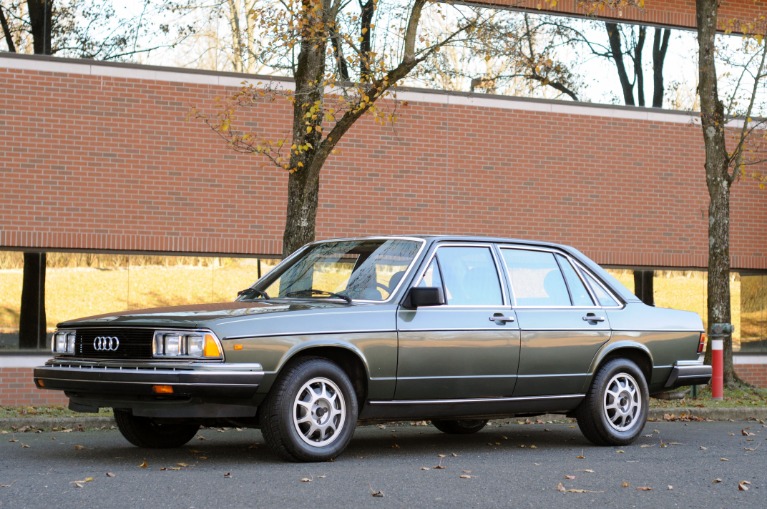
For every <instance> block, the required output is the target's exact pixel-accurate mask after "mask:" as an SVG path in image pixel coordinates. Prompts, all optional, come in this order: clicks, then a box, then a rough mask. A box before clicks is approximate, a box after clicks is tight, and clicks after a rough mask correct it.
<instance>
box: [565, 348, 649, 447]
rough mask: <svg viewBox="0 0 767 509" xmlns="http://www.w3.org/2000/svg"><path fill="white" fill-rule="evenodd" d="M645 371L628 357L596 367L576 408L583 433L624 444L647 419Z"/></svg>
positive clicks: (605, 442) (602, 442)
mask: <svg viewBox="0 0 767 509" xmlns="http://www.w3.org/2000/svg"><path fill="white" fill-rule="evenodd" d="M647 406H648V390H647V381H646V380H645V377H644V374H643V373H642V371H641V370H640V369H639V367H637V365H636V364H635V363H633V362H632V361H630V360H628V359H612V360H610V361H608V362H607V363H605V364H604V365H603V366H602V367H601V368H600V369H599V371H597V374H596V376H595V377H594V380H593V382H592V383H591V388H590V389H589V392H588V394H586V399H584V401H583V402H582V403H581V405H580V406H579V407H578V409H577V410H576V412H575V417H576V419H577V420H578V427H579V428H580V429H581V432H582V433H583V435H584V436H585V437H586V438H587V439H588V440H589V441H591V442H593V443H594V444H596V445H627V444H630V443H631V442H633V441H634V440H636V438H637V437H638V436H639V434H640V433H641V432H642V429H643V428H644V426H645V424H646V423H647Z"/></svg>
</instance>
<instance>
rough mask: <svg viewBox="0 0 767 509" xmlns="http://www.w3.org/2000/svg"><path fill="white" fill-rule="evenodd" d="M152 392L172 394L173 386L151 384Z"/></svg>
mask: <svg viewBox="0 0 767 509" xmlns="http://www.w3.org/2000/svg"><path fill="white" fill-rule="evenodd" d="M152 392H154V393H155V394H173V386H171V385H153V386H152Z"/></svg>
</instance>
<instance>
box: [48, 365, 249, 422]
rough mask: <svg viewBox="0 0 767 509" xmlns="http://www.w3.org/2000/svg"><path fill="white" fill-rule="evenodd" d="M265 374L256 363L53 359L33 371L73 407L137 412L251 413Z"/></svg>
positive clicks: (190, 413) (157, 413) (211, 414)
mask: <svg viewBox="0 0 767 509" xmlns="http://www.w3.org/2000/svg"><path fill="white" fill-rule="evenodd" d="M263 378H264V370H263V367H262V366H261V365H260V364H256V363H253V364H223V363H183V364H178V365H174V364H172V363H163V364H153V365H117V364H114V363H93V362H82V361H80V362H78V361H63V360H60V359H53V360H50V361H48V362H47V363H46V365H45V366H40V367H38V368H35V370H34V380H35V385H37V387H38V388H41V389H52V390H60V391H64V392H65V394H66V395H67V396H68V397H69V398H70V407H71V408H72V409H73V410H80V411H91V410H95V409H97V408H100V407H113V408H130V409H132V410H133V411H134V414H135V415H162V414H165V413H169V414H172V415H179V416H180V415H186V414H188V415H189V416H196V417H221V416H225V415H227V414H230V415H243V414H248V415H251V416H252V415H254V414H255V407H256V405H257V404H258V403H259V402H260V396H259V395H258V394H257V392H258V388H259V387H260V385H261V383H262V381H263ZM158 387H162V389H163V390H162V391H160V390H158ZM166 410H167V412H166Z"/></svg>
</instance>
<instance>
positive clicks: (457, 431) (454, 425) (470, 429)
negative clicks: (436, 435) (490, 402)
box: [431, 419, 487, 435]
mask: <svg viewBox="0 0 767 509" xmlns="http://www.w3.org/2000/svg"><path fill="white" fill-rule="evenodd" d="M431 423H432V424H433V425H434V427H435V428H437V429H438V430H440V431H441V432H442V433H447V434H449V435H471V434H472V433H476V432H477V431H480V430H481V429H482V428H484V427H485V425H486V424H487V419H456V420H445V421H442V420H432V421H431Z"/></svg>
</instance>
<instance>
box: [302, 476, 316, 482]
mask: <svg viewBox="0 0 767 509" xmlns="http://www.w3.org/2000/svg"><path fill="white" fill-rule="evenodd" d="M313 480H314V479H312V478H311V477H302V478H301V482H312V481H313Z"/></svg>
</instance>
